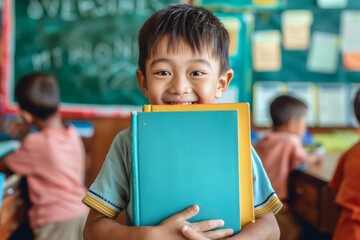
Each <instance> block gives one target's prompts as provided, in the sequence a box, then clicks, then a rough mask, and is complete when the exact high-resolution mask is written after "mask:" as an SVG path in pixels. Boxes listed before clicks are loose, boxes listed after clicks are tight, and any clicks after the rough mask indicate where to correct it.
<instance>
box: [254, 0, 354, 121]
mask: <svg viewBox="0 0 360 240" xmlns="http://www.w3.org/2000/svg"><path fill="white" fill-rule="evenodd" d="M332 3H333V4H341V3H343V4H344V5H343V6H340V5H339V6H337V7H327V5H326V4H332ZM291 11H292V12H294V11H306V12H309V13H310V14H311V24H310V31H309V43H308V47H306V48H304V49H289V48H288V47H284V46H285V45H286V37H285V30H284V29H285V28H284V13H289V12H291ZM350 15H351V17H352V18H354V17H355V18H357V20H356V21H354V22H355V24H354V25H353V26H352V27H353V29H351V31H352V33H353V34H354V39H359V36H360V35H358V34H357V33H359V32H360V24H359V23H360V1H357V0H341V1H330V0H329V1H325V0H305V1H299V0H289V1H288V3H287V6H286V7H285V8H284V9H281V10H277V11H257V12H256V13H255V29H254V36H256V35H257V34H258V33H261V32H266V31H268V32H269V31H270V32H271V31H273V32H275V33H276V32H278V33H279V36H280V37H279V41H280V42H279V46H280V50H279V59H277V58H276V60H275V61H274V59H275V58H274V59H272V60H269V61H268V62H267V63H266V64H269V63H271V62H277V61H280V64H279V65H280V67H279V69H276V67H277V65H273V66H270V68H273V69H271V70H268V71H267V70H266V69H265V70H264V69H260V70H259V69H256V67H255V65H256V64H257V63H256V61H253V86H258V83H262V87H263V89H264V91H263V92H262V96H263V97H264V98H263V99H262V102H260V103H259V97H258V96H256V97H255V96H253V104H252V106H253V107H254V108H255V109H254V111H253V119H255V125H258V126H269V125H270V124H271V122H270V119H269V116H267V117H264V115H266V114H268V112H266V113H264V111H268V105H269V101H270V100H271V98H273V97H271V96H270V94H269V93H265V88H268V92H270V91H273V93H274V94H273V95H274V96H275V95H280V94H284V93H291V91H290V92H289V89H291V88H292V89H296V88H297V89H300V87H299V86H300V83H301V85H302V86H301V87H302V88H303V89H307V90H306V91H307V92H305V91H303V92H302V93H303V95H306V94H308V95H309V96H307V99H306V96H305V98H303V100H304V101H305V102H306V104H307V105H308V110H309V108H310V110H311V112H310V116H311V120H310V121H309V126H317V127H348V126H353V125H354V122H355V121H354V117H353V109H352V100H353V96H354V94H355V92H356V89H358V88H359V87H360V67H359V66H360V61H359V56H360V47H359V46H360V44H359V45H358V46H355V48H354V44H352V43H350V44H349V42H351V41H349V39H347V40H346V39H345V37H344V36H345V34H344V32H345V30H344V29H345V28H344V22H345V21H344V19H345V17H344V16H347V18H348V19H349V16H350ZM347 30H349V28H348V29H347ZM275 35H276V34H275ZM254 38H255V37H254ZM254 38H253V60H254V57H256V53H255V52H254V51H256V50H254V49H256V48H254V41H256V40H254ZM350 40H351V39H350ZM346 43H347V44H348V45H347V46H346ZM355 45H356V44H355ZM327 47H329V48H327ZM351 48H352V49H351ZM349 49H350V52H349ZM269 53H274V52H272V51H270V52H269ZM349 53H350V55H351V56H352V61H353V62H352V63H351V64H349V60H346V56H347V55H346V54H349ZM275 55H277V54H275ZM273 56H274V54H273ZM354 56H355V57H354ZM268 57H271V56H270V55H268ZM356 58H357V59H356ZM355 60H356V61H357V63H356V61H355ZM264 61H265V62H266V59H265V60H264ZM354 66H355V67H354ZM265 68H266V67H265ZM294 85H297V86H296V87H295V88H294ZM313 87H314V89H312V88H313ZM310 89H311V91H313V90H314V91H313V93H311V91H310ZM292 93H294V92H292ZM253 94H254V91H253ZM265 95H267V96H265ZM310 95H311V96H310ZM295 96H297V97H300V98H302V96H299V95H297V94H295ZM265 98H268V99H269V101H268V102H266V101H265V100H264V99H265ZM255 100H256V101H258V102H257V103H256V102H255V103H254V101H255ZM306 100H308V101H306ZM265 105H266V106H265ZM260 108H261V109H260ZM260 115H263V116H260Z"/></svg>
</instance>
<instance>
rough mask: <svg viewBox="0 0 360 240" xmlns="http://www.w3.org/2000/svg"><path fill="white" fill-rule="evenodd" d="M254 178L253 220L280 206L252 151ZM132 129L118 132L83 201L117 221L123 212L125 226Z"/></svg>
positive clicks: (129, 205) (129, 196) (129, 214)
mask: <svg viewBox="0 0 360 240" xmlns="http://www.w3.org/2000/svg"><path fill="white" fill-rule="evenodd" d="M251 155H252V170H253V178H254V184H253V188H254V209H255V217H256V218H258V217H260V216H262V215H264V214H267V213H270V212H273V213H276V212H277V211H279V210H280V208H281V206H282V204H281V202H280V200H279V199H278V197H277V195H276V193H275V191H274V189H273V188H272V186H271V184H270V181H269V179H268V177H267V174H266V173H265V170H264V168H263V166H262V163H261V160H260V158H259V156H258V155H257V153H256V152H255V150H254V149H253V148H251ZM130 184H131V129H130V128H127V129H125V130H123V131H121V132H120V133H119V134H118V135H117V136H116V137H115V139H114V141H113V143H112V145H111V147H110V150H109V152H108V154H107V156H106V159H105V162H104V164H103V166H102V169H101V171H100V173H99V175H98V176H97V178H96V180H95V181H94V183H93V184H92V185H91V187H90V189H89V190H88V192H87V194H86V196H85V197H84V199H83V202H84V203H85V204H87V205H88V206H89V207H91V208H94V209H95V210H97V211H99V212H101V213H102V214H104V215H106V216H108V217H110V218H113V219H114V218H116V217H117V215H118V214H119V213H120V212H121V211H122V210H124V209H125V210H126V212H127V220H128V224H129V225H132V222H133V216H132V201H131V199H132V190H131V189H132V188H131V185H130Z"/></svg>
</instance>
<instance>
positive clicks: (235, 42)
mask: <svg viewBox="0 0 360 240" xmlns="http://www.w3.org/2000/svg"><path fill="white" fill-rule="evenodd" d="M220 20H221V22H222V23H223V24H224V26H225V28H226V30H227V31H228V33H229V37H230V46H229V55H230V56H234V55H237V54H238V46H239V34H240V29H241V22H240V20H239V19H238V18H235V17H227V18H225V17H222V18H220Z"/></svg>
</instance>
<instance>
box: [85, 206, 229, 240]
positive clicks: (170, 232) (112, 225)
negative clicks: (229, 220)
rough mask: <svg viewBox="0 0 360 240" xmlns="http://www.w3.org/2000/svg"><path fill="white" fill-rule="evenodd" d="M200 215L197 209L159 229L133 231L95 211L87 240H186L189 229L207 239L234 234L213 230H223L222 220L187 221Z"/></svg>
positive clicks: (181, 215)
mask: <svg viewBox="0 0 360 240" xmlns="http://www.w3.org/2000/svg"><path fill="white" fill-rule="evenodd" d="M198 212H199V208H198V207H197V206H196V205H194V206H191V207H189V208H187V209H185V210H184V211H182V212H180V213H178V214H175V215H173V216H172V217H170V218H168V219H166V220H165V221H164V222H162V223H161V224H160V225H158V226H153V227H133V226H131V227H129V226H124V225H122V224H120V223H118V222H116V221H115V220H113V219H110V218H108V217H106V216H104V215H102V214H101V213H99V212H97V211H96V210H93V209H91V210H90V213H89V216H88V219H87V221H86V224H85V228H84V239H85V240H90V239H91V240H97V239H106V240H111V239H117V240H118V239H126V240H132V239H134V240H159V239H171V240H186V238H185V237H184V236H183V235H182V233H181V229H182V228H183V227H184V226H185V225H186V226H190V227H191V228H192V229H194V230H196V231H197V233H198V234H199V235H200V236H203V237H204V238H205V239H221V238H224V237H227V236H231V235H232V234H233V231H232V230H230V229H220V230H213V229H216V228H218V227H221V226H223V224H224V222H223V221H220V220H209V221H202V222H196V223H190V222H188V221H187V220H188V219H189V218H191V217H193V216H195V215H196V214H197V213H198Z"/></svg>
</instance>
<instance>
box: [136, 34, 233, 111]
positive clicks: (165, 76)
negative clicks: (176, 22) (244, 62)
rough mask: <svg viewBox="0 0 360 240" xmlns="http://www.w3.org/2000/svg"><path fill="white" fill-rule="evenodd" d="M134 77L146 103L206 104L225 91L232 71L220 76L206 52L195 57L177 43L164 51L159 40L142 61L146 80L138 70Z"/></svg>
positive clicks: (216, 62)
mask: <svg viewBox="0 0 360 240" xmlns="http://www.w3.org/2000/svg"><path fill="white" fill-rule="evenodd" d="M136 76H137V79H138V82H139V85H140V87H141V89H142V91H143V93H144V95H145V97H146V98H148V100H149V103H150V104H156V105H163V104H183V105H187V104H198V103H201V104H209V103H213V102H214V100H215V99H216V98H219V97H221V96H222V94H223V93H224V92H225V91H226V89H227V87H228V86H229V83H230V81H231V79H232V77H233V71H232V70H231V69H229V70H227V71H225V72H224V73H223V74H221V75H220V62H219V60H218V59H215V58H214V57H212V56H211V54H210V53H209V52H208V51H203V53H202V54H198V53H197V54H195V53H193V52H192V51H191V48H190V47H189V46H188V45H186V44H184V43H181V42H180V43H178V44H177V43H174V45H173V46H172V47H171V48H170V49H168V43H167V38H163V39H162V40H161V41H160V42H159V43H158V46H157V49H156V51H155V53H154V54H152V55H151V56H150V57H149V58H148V59H147V61H146V78H145V76H144V74H143V73H142V72H141V71H140V70H137V71H136Z"/></svg>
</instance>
